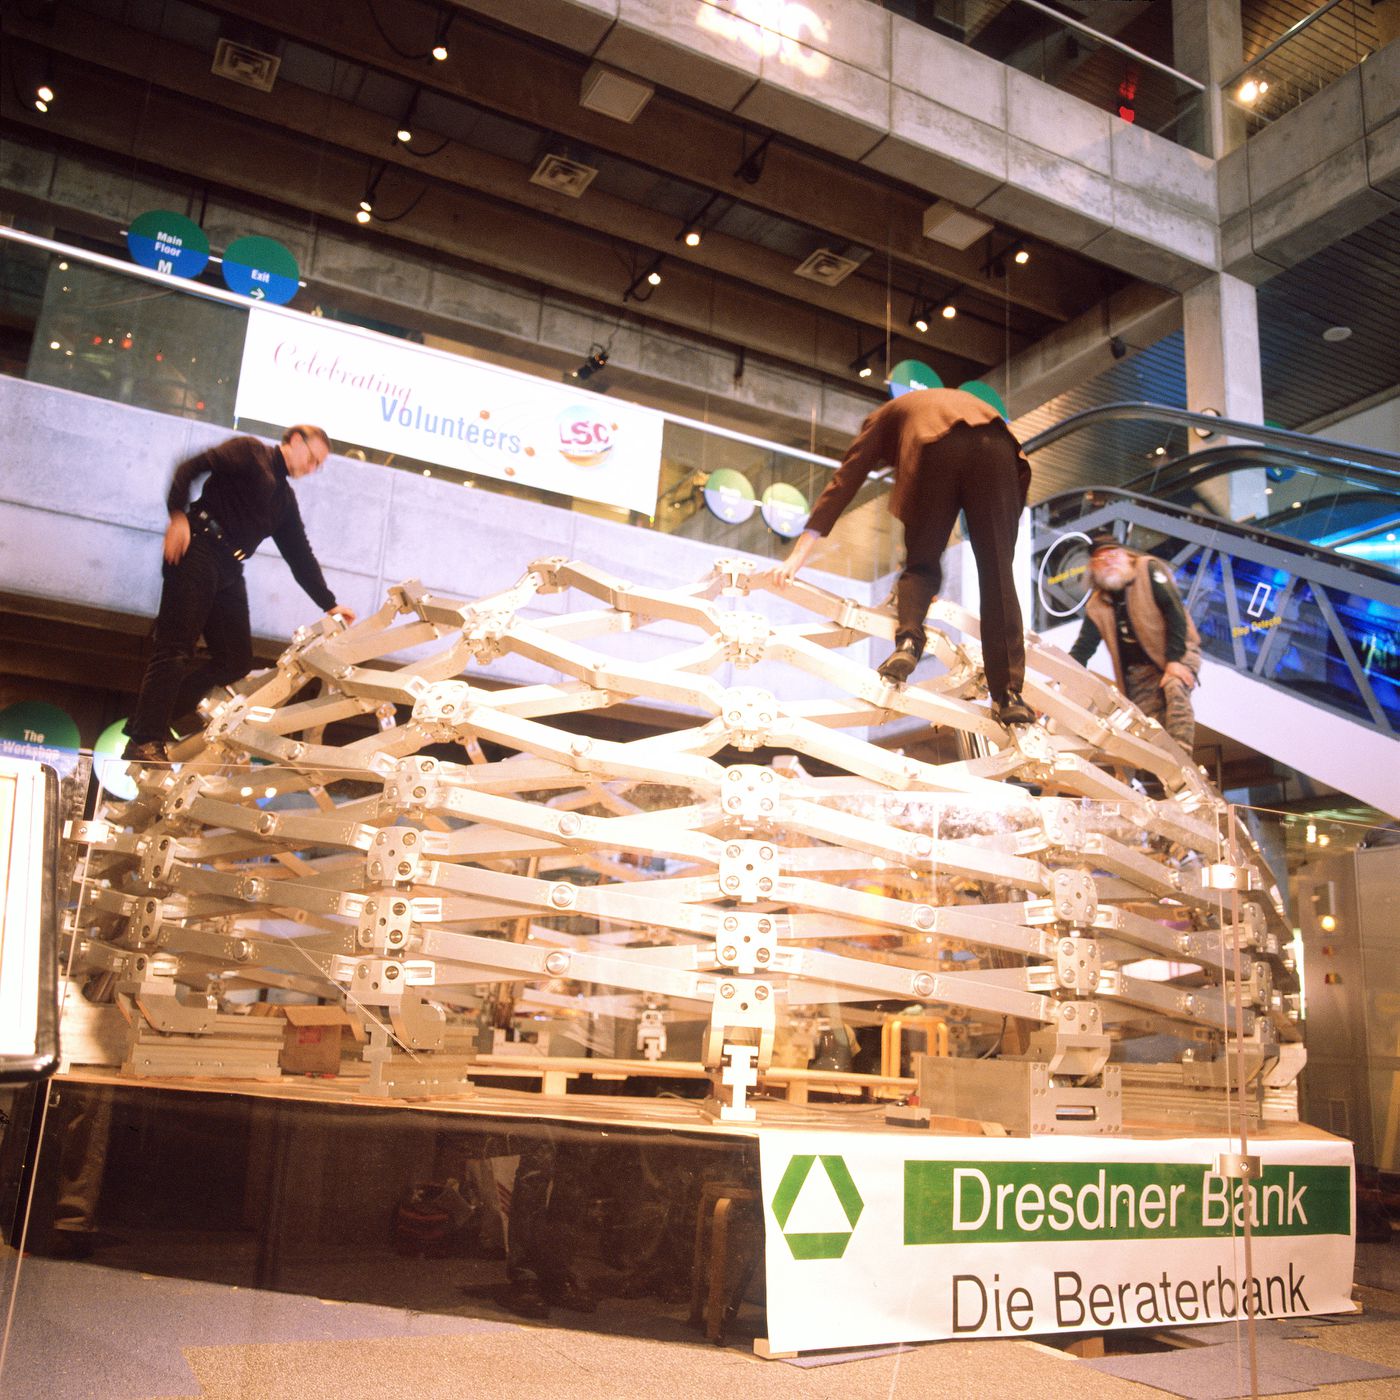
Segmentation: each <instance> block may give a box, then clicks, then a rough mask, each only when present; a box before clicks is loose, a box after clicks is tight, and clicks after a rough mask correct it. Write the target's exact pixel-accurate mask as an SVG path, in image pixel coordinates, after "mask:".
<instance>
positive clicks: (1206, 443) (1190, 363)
mask: <svg viewBox="0 0 1400 1400" xmlns="http://www.w3.org/2000/svg"><path fill="white" fill-rule="evenodd" d="M1181 312H1182V323H1183V326H1184V328H1185V333H1186V334H1185V340H1186V406H1187V408H1189V409H1191V410H1192V411H1193V412H1196V413H1202V412H1206V411H1209V410H1213V411H1214V412H1216V413H1218V414H1219V415H1220V417H1222V418H1234V419H1237V420H1239V421H1240V422H1244V423H1262V422H1263V421H1264V390H1263V385H1262V383H1261V380H1260V374H1259V307H1258V303H1257V301H1256V296H1255V290H1254V288H1253V287H1252V286H1251V285H1250V284H1249V283H1248V282H1244V281H1241V280H1240V278H1238V277H1231V276H1230V275H1229V274H1228V273H1223V272H1222V273H1219V274H1218V275H1216V276H1213V277H1208V278H1206V280H1205V281H1204V282H1200V283H1198V284H1197V285H1196V286H1194V287H1192V288H1191V290H1190V291H1188V292H1185V293H1184V294H1183V295H1182V298H1181ZM1188 437H1189V439H1190V450H1191V451H1193V452H1195V451H1199V450H1200V449H1201V448H1203V447H1215V446H1218V445H1219V444H1220V443H1221V442H1222V441H1225V440H1226V439H1223V438H1220V437H1212V438H1203V437H1201V435H1200V434H1199V433H1198V432H1197V431H1196V430H1195V429H1194V428H1193V429H1191V430H1190V431H1189V433H1188ZM1266 484H1267V482H1266V480H1265V477H1264V472H1263V470H1262V469H1261V470H1258V471H1248V472H1235V473H1234V474H1233V475H1232V476H1230V477H1223V478H1221V479H1219V480H1218V481H1216V482H1214V483H1211V484H1208V485H1207V486H1205V487H1204V488H1202V494H1203V495H1204V496H1206V497H1207V499H1208V500H1210V502H1211V504H1212V505H1213V506H1214V508H1215V509H1216V510H1218V511H1219V512H1220V513H1221V514H1222V515H1228V516H1229V517H1230V518H1231V519H1232V520H1249V519H1253V518H1255V517H1257V516H1260V515H1263V514H1265V513H1266V511H1267V497H1266V496H1265V495H1264V488H1265V486H1266Z"/></svg>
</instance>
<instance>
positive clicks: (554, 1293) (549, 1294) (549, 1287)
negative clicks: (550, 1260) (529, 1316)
mask: <svg viewBox="0 0 1400 1400" xmlns="http://www.w3.org/2000/svg"><path fill="white" fill-rule="evenodd" d="M544 1296H545V1297H546V1298H547V1299H548V1300H549V1302H550V1303H551V1304H553V1305H554V1306H555V1307H559V1308H569V1309H571V1310H572V1311H573V1312H581V1313H591V1312H597V1310H598V1299H597V1297H596V1296H595V1295H594V1293H593V1290H592V1289H591V1288H588V1287H586V1286H585V1285H584V1284H582V1283H580V1282H579V1281H578V1279H576V1278H575V1277H574V1276H573V1275H572V1274H565V1275H564V1276H563V1278H560V1279H554V1280H551V1281H550V1282H548V1283H546V1284H545V1285H544Z"/></svg>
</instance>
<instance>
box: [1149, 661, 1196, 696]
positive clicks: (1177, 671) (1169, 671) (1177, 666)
mask: <svg viewBox="0 0 1400 1400" xmlns="http://www.w3.org/2000/svg"><path fill="white" fill-rule="evenodd" d="M1169 680H1173V681H1180V682H1181V684H1182V685H1184V686H1185V687H1186V689H1187V690H1195V688H1196V677H1195V673H1194V672H1193V671H1192V670H1191V668H1190V667H1189V666H1186V665H1183V664H1182V663H1181V662H1180V661H1168V662H1167V665H1166V669H1165V670H1164V671H1163V672H1162V679H1161V680H1160V681H1159V682H1158V685H1159V687H1160V688H1162V689H1165V688H1166V684H1167V682H1168V681H1169Z"/></svg>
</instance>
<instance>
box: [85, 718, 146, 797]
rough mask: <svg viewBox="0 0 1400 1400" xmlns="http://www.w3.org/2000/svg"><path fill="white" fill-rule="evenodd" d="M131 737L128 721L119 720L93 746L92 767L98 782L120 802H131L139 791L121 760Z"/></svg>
mask: <svg viewBox="0 0 1400 1400" xmlns="http://www.w3.org/2000/svg"><path fill="white" fill-rule="evenodd" d="M130 737H131V736H130V735H129V734H127V732H126V721H125V720H124V719H119V720H117V722H116V723H115V724H109V725H108V726H107V727H106V729H104V730H103V731H102V733H101V734H99V735H98V736H97V742H96V743H95V744H94V745H93V746H92V767H93V771H94V772H95V773H96V774H97V781H98V782H99V783H101V784H102V786H103V787H104V788H106V789H107V791H108V792H110V793H111V794H112V796H113V797H115V798H116V799H117V800H118V801H119V802H130V801H131V799H132V798H133V797H135V796H136V791H137V789H136V782H135V780H134V779H133V778H131V777H129V776H128V775H127V771H126V764H125V763H123V762H122V760H121V751H122V750H123V749H124V748H125V747H126V741H127V740H128V739H129V738H130Z"/></svg>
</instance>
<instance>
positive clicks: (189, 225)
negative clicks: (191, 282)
mask: <svg viewBox="0 0 1400 1400" xmlns="http://www.w3.org/2000/svg"><path fill="white" fill-rule="evenodd" d="M126 246H127V248H128V249H130V251H131V256H132V257H133V258H135V259H136V261H137V262H139V263H140V264H141V266H142V267H153V268H155V270H156V271H157V272H169V273H173V274H174V275H175V276H176V277H198V276H199V274H200V273H201V272H203V271H204V269H205V267H206V265H207V264H208V262H209V240H208V239H207V238H206V237H205V236H204V230H203V229H202V228H200V226H199V225H198V224H197V223H195V221H194V220H193V219H187V218H186V217H185V216H184V215H183V214H176V213H174V212H173V211H172V210H169V209H148V210H147V211H146V212H145V213H144V214H138V215H137V216H136V218H134V219H133V220H132V221H131V227H130V228H129V229H128V230H127V231H126Z"/></svg>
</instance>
